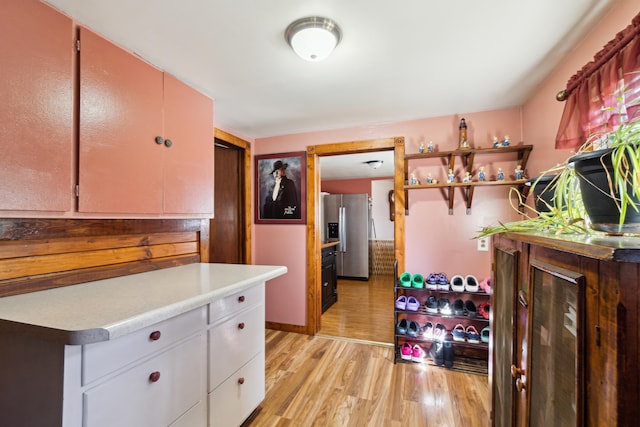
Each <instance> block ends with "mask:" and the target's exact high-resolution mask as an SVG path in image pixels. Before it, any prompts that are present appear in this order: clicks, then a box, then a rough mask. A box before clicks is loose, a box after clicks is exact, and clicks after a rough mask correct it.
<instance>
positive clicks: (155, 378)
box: [149, 371, 160, 383]
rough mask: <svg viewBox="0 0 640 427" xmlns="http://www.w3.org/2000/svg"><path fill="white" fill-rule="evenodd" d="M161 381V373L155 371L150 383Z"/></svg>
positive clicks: (152, 373) (150, 377)
mask: <svg viewBox="0 0 640 427" xmlns="http://www.w3.org/2000/svg"><path fill="white" fill-rule="evenodd" d="M159 379H160V371H154V372H151V374H149V382H152V383H155V382H158V380H159Z"/></svg>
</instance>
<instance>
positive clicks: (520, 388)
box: [516, 378, 527, 393]
mask: <svg viewBox="0 0 640 427" xmlns="http://www.w3.org/2000/svg"><path fill="white" fill-rule="evenodd" d="M526 388H527V382H526V381H525V380H524V378H518V379H517V380H516V389H517V390H518V391H519V392H520V393H522V391H523V390H525V389H526Z"/></svg>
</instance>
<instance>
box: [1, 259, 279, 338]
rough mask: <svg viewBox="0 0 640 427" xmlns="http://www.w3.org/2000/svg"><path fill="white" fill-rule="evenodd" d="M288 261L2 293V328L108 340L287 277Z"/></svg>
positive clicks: (170, 271)
mask: <svg viewBox="0 0 640 427" xmlns="http://www.w3.org/2000/svg"><path fill="white" fill-rule="evenodd" d="M286 272H287V268H286V267H283V266H265V265H238V264H207V263H201V264H188V265H183V266H179V267H171V268H165V269H161V270H155V271H149V272H145V273H138V274H132V275H128V276H122V277H117V278H113V279H105V280H97V281H95V282H87V283H82V284H78V285H73V286H65V287H61V288H56V289H49V290H45V291H38V292H32V293H27V294H22V295H15V296H8V297H3V298H0V333H1V332H10V333H21V334H28V335H32V336H37V337H39V338H43V339H47V340H52V341H56V342H61V343H63V344H70V345H76V344H89V343H93V342H98V341H106V340H110V339H114V338H117V337H120V336H122V335H126V334H128V333H131V332H135V331H137V330H139V329H142V328H145V327H147V326H150V325H153V324H155V323H157V322H161V321H163V320H166V319H169V318H171V317H174V316H177V315H179V314H182V313H186V312H187V311H190V310H193V309H196V308H198V307H202V306H204V305H206V304H209V303H210V302H212V301H215V300H217V299H220V298H224V297H226V296H228V295H231V294H233V293H236V292H240V291H243V290H245V289H248V288H250V287H251V286H253V285H255V284H257V283H261V282H264V281H267V280H269V279H273V278H275V277H278V276H281V275H283V274H285V273H286Z"/></svg>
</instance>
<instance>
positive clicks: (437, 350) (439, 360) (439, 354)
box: [429, 341, 444, 366]
mask: <svg viewBox="0 0 640 427" xmlns="http://www.w3.org/2000/svg"><path fill="white" fill-rule="evenodd" d="M443 350H444V344H443V343H442V341H434V342H433V344H431V348H430V349H429V355H430V356H431V358H432V359H433V362H434V363H435V364H436V365H438V366H441V365H442V364H443V363H444V353H443Z"/></svg>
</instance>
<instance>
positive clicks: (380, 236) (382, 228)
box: [371, 179, 393, 240]
mask: <svg viewBox="0 0 640 427" xmlns="http://www.w3.org/2000/svg"><path fill="white" fill-rule="evenodd" d="M391 190H393V179H378V180H372V181H371V200H372V208H371V216H372V217H373V224H374V226H375V235H374V234H373V233H372V234H371V240H393V222H391V221H390V220H389V191H391Z"/></svg>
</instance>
